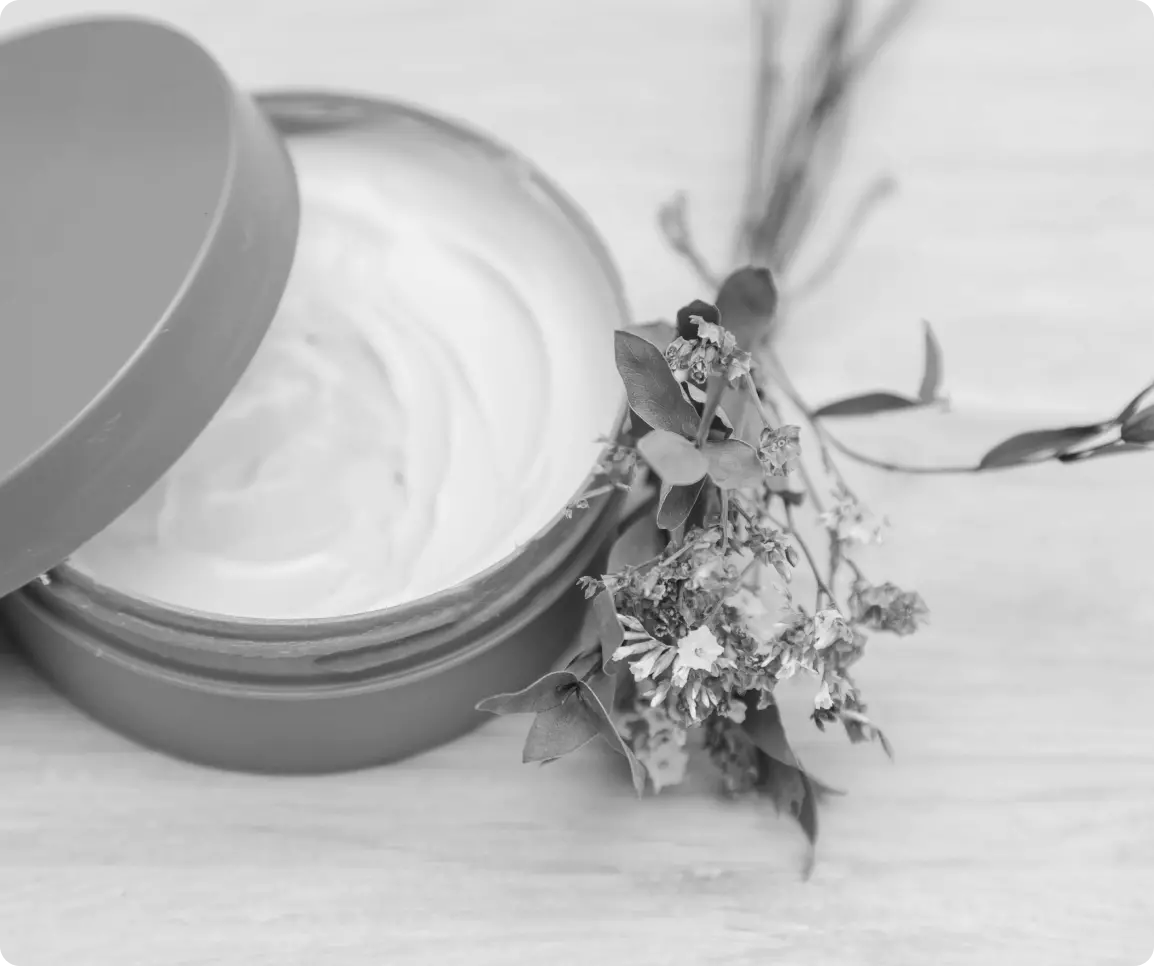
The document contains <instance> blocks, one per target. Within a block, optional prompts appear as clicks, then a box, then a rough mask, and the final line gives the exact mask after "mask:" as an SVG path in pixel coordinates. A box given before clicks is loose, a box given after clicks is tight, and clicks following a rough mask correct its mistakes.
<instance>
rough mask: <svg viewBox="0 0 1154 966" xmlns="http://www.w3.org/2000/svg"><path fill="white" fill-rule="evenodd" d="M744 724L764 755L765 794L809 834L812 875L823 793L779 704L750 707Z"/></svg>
mask: <svg viewBox="0 0 1154 966" xmlns="http://www.w3.org/2000/svg"><path fill="white" fill-rule="evenodd" d="M742 727H744V729H745V731H746V733H747V734H748V735H749V737H750V738H751V739H753V743H754V744H755V745H756V746H757V749H758V751H760V752H761V753H762V755H763V756H764V757H763V759H762V766H763V767H762V774H761V776H760V779H759V786H760V789H761V791H762V793H763V794H765V795H767V796H768V797H769V798H770V799H771V800H772V801H773V803H774V805H775V806H777V808H778V810H779V811H786V812H789V814H790V815H792V816H793V817H794V819H796V820H797V823H798V825H800V826H801V830H802V832H804V833H805V838H806V842H807V844H808V846H809V849H808V852H807V857H806V869H805V874H806V876H808V875H809V873H810V872H811V871H812V869H813V857H814V844H815V843H816V842H817V831H818V830H817V804H818V797H819V793H818V791H817V789H816V788H815V787H814V784H813V782H812V781H811V780H810V777H809V775H807V774H806V771H805V769H804V768H802V766H801V762H799V761H798V760H797V756H796V755H794V753H793V749H792V748H791V747H790V746H789V741H788V739H787V738H786V736H785V728H784V727H783V726H782V723H781V713H780V712H779V711H778V709H777V707H776V706H773V705H771V706H770V707H768V708H765V709H763V710H761V711H758V710H757V709H756V707H750V709H749V711H748V712H747V714H746V716H745V722H744V724H743V726H742Z"/></svg>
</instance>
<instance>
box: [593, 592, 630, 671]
mask: <svg viewBox="0 0 1154 966" xmlns="http://www.w3.org/2000/svg"><path fill="white" fill-rule="evenodd" d="M592 607H593V617H594V620H595V622H596V627H597V636H598V637H599V638H600V641H601V664H602V667H608V666H609V665H610V664H612V663H613V655H614V653H616V651H617V648H619V647H620V646H621V644H622V643H623V642H624V640H625V631H624V629H623V628H622V627H621V620H620V618H619V617H618V616H617V606H616V605H615V604H614V602H613V595H612V594H611V593H609V591H607V590H603V591H601V593H599V594H598V595H597V596H596V597H594V598H593V604H592Z"/></svg>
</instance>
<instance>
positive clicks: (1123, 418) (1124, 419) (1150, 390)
mask: <svg viewBox="0 0 1154 966" xmlns="http://www.w3.org/2000/svg"><path fill="white" fill-rule="evenodd" d="M1152 394H1154V385H1149V386H1147V387H1146V388H1145V389H1143V390H1142V391H1141V392H1140V393H1138V395H1137V396H1135V397H1134V398H1133V399H1131V400H1130V402H1129V403H1127V404H1126V408H1125V409H1123V410H1122V412H1120V413H1119V414H1118V418H1117V419H1116V420H1114V422H1115V423H1128V422H1130V420H1131V419H1133V418H1134V414H1135V413H1137V412H1138V410H1140V409H1145V408H1146V407H1145V406H1144V405H1143V403H1146V402H1150V401H1154V395H1152ZM1148 397H1150V398H1148Z"/></svg>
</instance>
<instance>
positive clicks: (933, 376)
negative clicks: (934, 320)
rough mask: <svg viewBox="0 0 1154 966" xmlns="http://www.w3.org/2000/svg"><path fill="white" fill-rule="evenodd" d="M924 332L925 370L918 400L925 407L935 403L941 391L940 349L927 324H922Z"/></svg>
mask: <svg viewBox="0 0 1154 966" xmlns="http://www.w3.org/2000/svg"><path fill="white" fill-rule="evenodd" d="M922 324H923V325H924V326H925V330H926V369H925V375H924V376H922V387H921V389H919V390H918V399H920V400H921V401H922V402H923V403H925V404H926V405H929V404H930V403H932V402H935V401H936V400H937V398H938V394H939V393H940V392H941V389H942V347H941V346H940V345H939V344H938V338H937V336H936V335H934V330H933V328H932V327H931V326H930V323H929V322H923V323H922Z"/></svg>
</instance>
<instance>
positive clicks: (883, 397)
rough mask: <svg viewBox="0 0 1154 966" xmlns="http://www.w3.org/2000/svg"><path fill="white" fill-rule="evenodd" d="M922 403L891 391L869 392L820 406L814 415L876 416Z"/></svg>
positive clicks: (821, 417)
mask: <svg viewBox="0 0 1154 966" xmlns="http://www.w3.org/2000/svg"><path fill="white" fill-rule="evenodd" d="M923 405H924V403H921V402H919V401H918V400H917V399H909V398H907V397H906V396H899V395H897V394H896V393H892V392H869V393H866V394H865V395H863V396H851V397H850V398H849V399H841V400H839V401H838V402H833V403H829V405H826V406H822V407H821V409H819V410H818V411H817V412H815V413H814V416H816V417H818V418H819V419H827V418H838V417H844V416H876V415H878V414H879V413H893V412H898V411H899V410H902V409H918V408H920V407H921V406H923Z"/></svg>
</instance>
